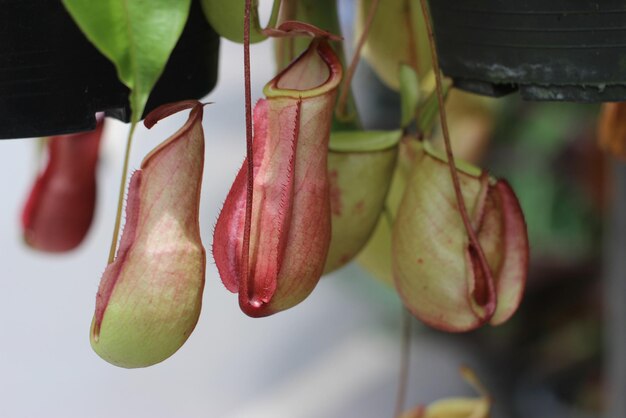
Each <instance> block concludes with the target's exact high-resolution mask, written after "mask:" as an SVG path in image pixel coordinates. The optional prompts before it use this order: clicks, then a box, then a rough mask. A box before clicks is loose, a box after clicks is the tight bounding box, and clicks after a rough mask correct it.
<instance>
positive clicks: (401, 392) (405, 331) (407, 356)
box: [393, 307, 412, 417]
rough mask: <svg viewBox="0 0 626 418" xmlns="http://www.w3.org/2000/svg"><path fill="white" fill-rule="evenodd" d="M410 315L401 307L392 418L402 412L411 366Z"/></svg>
mask: <svg viewBox="0 0 626 418" xmlns="http://www.w3.org/2000/svg"><path fill="white" fill-rule="evenodd" d="M411 319H412V316H411V313H410V312H409V311H408V310H407V309H406V308H404V307H402V346H401V351H400V372H399V375H398V393H397V395H396V408H395V412H394V414H393V416H394V417H399V416H400V415H401V414H402V412H403V411H404V404H405V402H406V393H407V390H408V387H409V369H410V365H411Z"/></svg>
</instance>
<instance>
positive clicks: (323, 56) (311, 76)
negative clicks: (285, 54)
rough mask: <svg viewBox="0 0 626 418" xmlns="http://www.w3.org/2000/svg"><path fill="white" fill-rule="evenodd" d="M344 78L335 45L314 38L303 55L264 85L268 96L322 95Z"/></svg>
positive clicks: (300, 96)
mask: <svg viewBox="0 0 626 418" xmlns="http://www.w3.org/2000/svg"><path fill="white" fill-rule="evenodd" d="M320 67H325V68H323V69H321V68H320ZM309 70H312V71H309ZM342 77H343V69H342V67H341V63H340V62H339V59H338V58H337V55H336V54H335V52H334V51H333V49H332V47H331V46H330V45H329V44H328V42H327V41H326V40H324V39H315V40H313V41H312V42H311V45H309V47H308V48H307V50H306V51H304V52H303V53H302V55H300V56H299V57H298V58H297V59H296V60H294V61H293V62H292V63H291V64H290V65H289V66H288V67H287V68H285V69H284V70H283V71H281V72H280V73H279V74H278V75H277V76H276V77H274V78H273V79H272V80H271V81H270V82H269V83H267V84H266V85H265V88H264V89H263V93H264V94H265V96H266V97H267V98H274V97H290V98H296V99H297V98H307V97H316V96H321V95H323V94H325V93H328V92H330V91H332V90H334V89H335V88H337V86H339V83H340V82H341V79H342Z"/></svg>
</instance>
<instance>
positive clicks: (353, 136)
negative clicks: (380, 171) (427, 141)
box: [329, 130, 402, 152]
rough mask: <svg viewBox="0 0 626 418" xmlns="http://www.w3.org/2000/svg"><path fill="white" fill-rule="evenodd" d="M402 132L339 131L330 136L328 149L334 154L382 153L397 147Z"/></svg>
mask: <svg viewBox="0 0 626 418" xmlns="http://www.w3.org/2000/svg"><path fill="white" fill-rule="evenodd" d="M401 139H402V131H400V130H397V131H339V132H332V133H331V135H330V144H329V148H330V150H331V151H334V152H373V151H383V150H386V149H389V148H393V147H395V146H396V145H398V142H400V140H401Z"/></svg>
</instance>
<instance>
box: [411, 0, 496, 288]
mask: <svg viewBox="0 0 626 418" xmlns="http://www.w3.org/2000/svg"><path fill="white" fill-rule="evenodd" d="M420 4H421V6H422V13H423V15H424V22H425V25H426V30H427V32H428V42H429V44H430V53H431V58H432V61H433V71H434V73H435V81H436V90H437V101H438V102H439V119H440V121H441V130H442V132H443V142H444V145H445V148H446V156H447V157H448V167H449V168H450V175H451V176H452V184H453V186H454V194H455V196H456V202H457V205H458V207H459V213H460V214H461V218H462V219H463V225H464V226H465V231H466V232H467V235H468V238H469V241H470V246H471V247H472V248H473V249H474V250H475V251H476V255H477V257H478V261H479V263H480V265H481V267H482V270H483V272H484V273H485V274H486V276H487V277H486V279H487V285H488V286H489V287H491V286H493V277H492V273H491V269H490V267H489V264H488V263H487V258H486V257H485V252H484V251H483V248H482V246H481V245H480V241H478V237H477V236H476V231H474V228H473V227H472V223H471V221H470V218H469V215H468V213H467V207H466V206H465V200H464V199H463V194H462V192H461V184H460V181H459V174H458V173H457V171H456V165H455V163H454V154H453V152H452V146H451V144H450V132H449V131H448V117H447V115H446V107H445V103H444V98H443V96H444V94H443V81H442V80H441V70H440V68H439V61H438V57H437V49H436V46H435V38H434V35H433V28H432V25H431V22H430V15H429V13H428V6H427V5H426V0H420Z"/></svg>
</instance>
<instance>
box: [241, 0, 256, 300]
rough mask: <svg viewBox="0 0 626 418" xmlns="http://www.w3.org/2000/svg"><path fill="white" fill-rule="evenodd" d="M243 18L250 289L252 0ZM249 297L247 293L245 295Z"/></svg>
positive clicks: (245, 269)
mask: <svg viewBox="0 0 626 418" xmlns="http://www.w3.org/2000/svg"><path fill="white" fill-rule="evenodd" d="M245 2H246V3H245V18H244V25H243V68H244V79H245V80H244V90H245V101H246V161H247V163H248V164H247V180H248V184H247V188H246V219H245V223H244V229H243V245H242V249H241V280H245V282H246V286H245V288H246V289H248V290H249V289H252V286H250V285H249V283H248V281H249V279H250V268H249V265H248V264H249V260H250V230H251V229H252V199H253V190H252V189H253V187H254V161H253V156H252V93H251V88H250V9H251V8H252V0H245ZM245 296H246V297H249V295H245Z"/></svg>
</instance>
